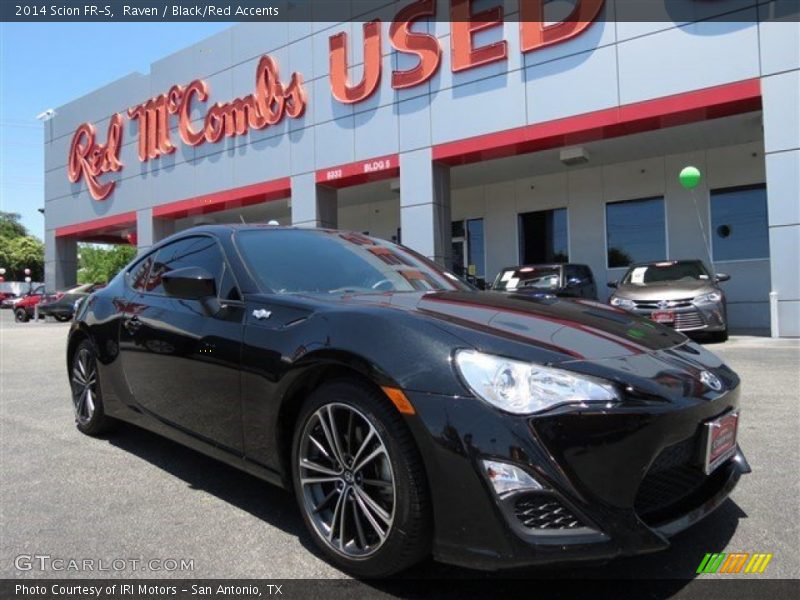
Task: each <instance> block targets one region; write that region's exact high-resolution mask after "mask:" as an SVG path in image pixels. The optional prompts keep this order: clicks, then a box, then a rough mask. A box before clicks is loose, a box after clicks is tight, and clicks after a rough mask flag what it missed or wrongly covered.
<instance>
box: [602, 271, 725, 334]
mask: <svg viewBox="0 0 800 600" xmlns="http://www.w3.org/2000/svg"><path fill="white" fill-rule="evenodd" d="M729 279H730V276H729V275H725V274H724V273H717V274H715V275H712V274H710V273H709V271H708V270H707V269H706V267H705V265H704V264H703V261H700V260H669V261H662V262H651V263H641V264H635V265H633V266H631V267H630V268H629V269H628V271H627V273H625V276H624V277H623V278H622V279H621V280H620V281H619V282H616V281H612V282H609V284H608V285H609V287H611V288H614V289H615V291H614V293H613V294H612V295H611V298H610V299H609V303H610V304H611V305H612V306H616V307H617V308H621V309H624V310H627V311H630V312H632V313H634V314H637V315H641V316H645V317H648V318H650V319H652V320H653V321H656V322H658V323H661V324H662V325H668V326H670V327H673V328H675V329H677V330H678V331H683V332H686V333H707V334H709V335H710V336H711V337H712V338H713V339H714V340H715V341H720V342H723V341H725V340H727V339H728V317H727V312H726V305H725V293H724V292H723V291H722V288H720V286H719V284H720V282H722V281H728V280H729Z"/></svg>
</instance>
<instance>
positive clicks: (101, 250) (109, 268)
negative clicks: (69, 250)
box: [78, 244, 136, 283]
mask: <svg viewBox="0 0 800 600" xmlns="http://www.w3.org/2000/svg"><path fill="white" fill-rule="evenodd" d="M78 254H79V255H80V259H79V260H78V283H107V282H109V281H111V279H113V278H114V276H115V275H116V274H117V273H119V272H120V271H121V270H122V269H123V268H124V267H125V265H127V264H128V263H129V262H130V261H132V260H133V258H134V257H135V256H136V248H135V247H133V246H124V245H119V246H99V245H97V244H79V246H78Z"/></svg>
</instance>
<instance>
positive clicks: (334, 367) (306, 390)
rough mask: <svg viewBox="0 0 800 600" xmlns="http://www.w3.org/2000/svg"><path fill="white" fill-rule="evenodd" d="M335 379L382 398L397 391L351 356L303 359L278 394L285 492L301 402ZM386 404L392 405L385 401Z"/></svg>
mask: <svg viewBox="0 0 800 600" xmlns="http://www.w3.org/2000/svg"><path fill="white" fill-rule="evenodd" d="M336 379H356V380H359V381H361V382H363V383H366V384H367V385H369V386H371V387H372V388H374V389H375V390H376V391H378V392H379V393H380V394H382V395H384V396H386V393H385V392H384V391H383V389H382V388H384V387H395V388H396V387H399V386H398V385H397V383H396V382H395V381H394V380H393V379H392V378H391V377H390V376H389V375H388V374H387V373H385V372H384V371H383V370H381V369H380V368H378V367H377V366H376V365H374V364H372V363H371V362H370V361H368V360H367V359H365V358H364V357H362V356H359V355H357V354H354V353H351V352H347V351H342V350H330V349H326V350H320V351H317V352H314V353H310V354H309V355H307V356H306V357H304V359H303V365H302V366H300V368H299V371H298V375H297V376H296V377H294V378H293V380H292V382H291V383H290V384H289V386H288V387H287V388H286V390H285V392H284V393H283V394H281V404H280V408H279V410H278V417H277V423H276V429H275V430H276V440H275V442H276V447H277V449H278V453H279V459H280V465H281V476H282V479H283V483H284V485H285V486H286V488H287V489H292V468H291V453H292V438H293V436H294V430H295V426H296V424H297V418H298V416H299V414H300V410H301V408H302V406H303V402H304V401H305V399H306V398H307V397H308V396H309V394H311V393H312V392H313V391H314V390H316V389H317V388H319V387H320V386H322V385H324V384H326V383H328V382H330V381H334V380H336ZM387 400H389V401H390V402H391V400H390V399H389V398H388V397H387ZM412 437H414V436H413V432H412Z"/></svg>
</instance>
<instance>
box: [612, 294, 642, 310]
mask: <svg viewBox="0 0 800 600" xmlns="http://www.w3.org/2000/svg"><path fill="white" fill-rule="evenodd" d="M611 306H616V307H618V308H621V309H623V310H630V309H632V308H636V303H635V302H634V301H633V300H628V299H627V298H619V297H617V296H611Z"/></svg>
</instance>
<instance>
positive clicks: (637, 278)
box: [631, 267, 647, 284]
mask: <svg viewBox="0 0 800 600" xmlns="http://www.w3.org/2000/svg"><path fill="white" fill-rule="evenodd" d="M646 272H647V267H636V268H635V269H634V270H633V272H632V273H631V283H639V284H641V283H644V274H645V273H646Z"/></svg>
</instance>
